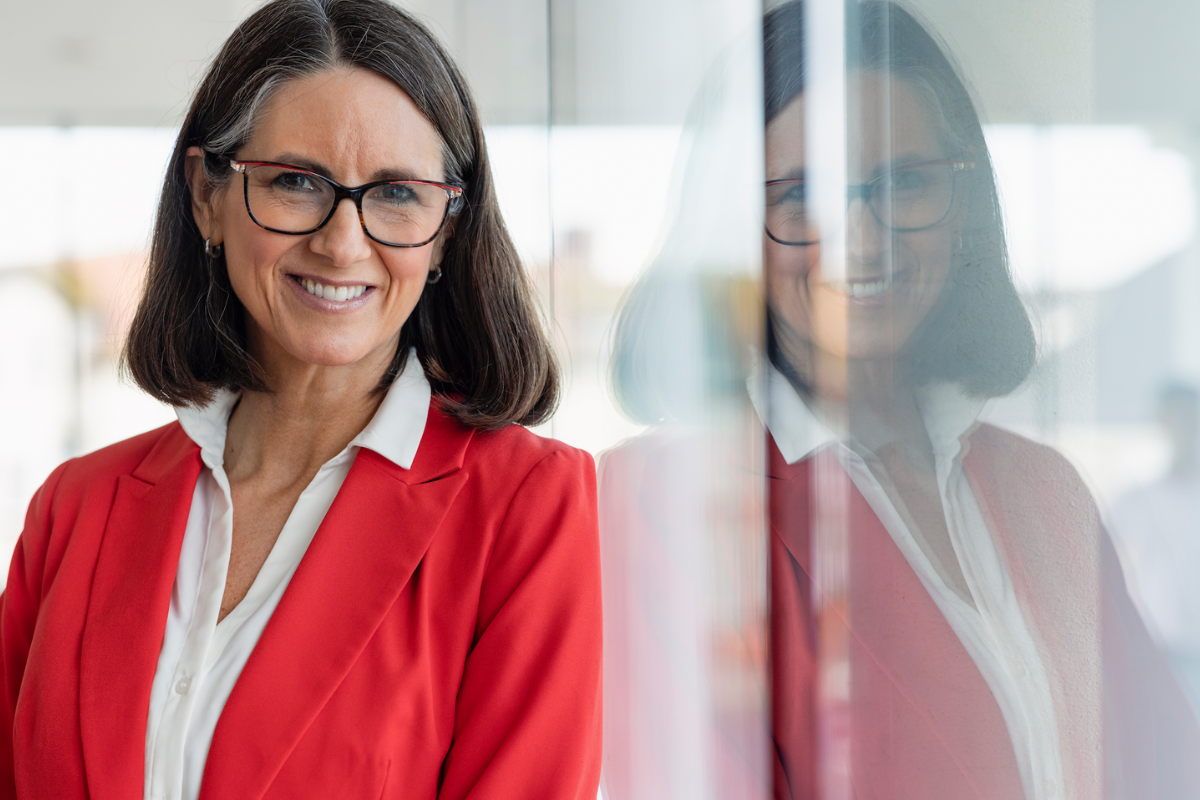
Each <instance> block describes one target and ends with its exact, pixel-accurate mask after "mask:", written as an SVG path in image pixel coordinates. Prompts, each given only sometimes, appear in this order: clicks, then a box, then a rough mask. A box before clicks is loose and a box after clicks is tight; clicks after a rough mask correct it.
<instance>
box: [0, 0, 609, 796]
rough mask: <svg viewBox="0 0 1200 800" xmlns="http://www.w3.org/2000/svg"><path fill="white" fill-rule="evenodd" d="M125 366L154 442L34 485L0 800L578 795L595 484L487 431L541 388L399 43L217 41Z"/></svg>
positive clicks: (272, 31) (398, 37)
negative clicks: (164, 410)
mask: <svg viewBox="0 0 1200 800" xmlns="http://www.w3.org/2000/svg"><path fill="white" fill-rule="evenodd" d="M345 187H350V188H345ZM125 356H126V359H127V363H128V367H129V370H130V373H131V374H132V376H133V377H134V379H135V380H136V381H137V382H138V384H139V385H140V386H142V388H144V389H145V390H146V391H148V392H150V393H151V394H153V395H154V396H155V397H157V398H159V399H162V400H164V401H166V402H169V403H171V404H173V405H175V406H176V407H177V408H178V410H179V422H178V423H176V424H172V425H168V426H166V427H164V428H160V429H158V430H155V431H151V432H149V433H147V434H143V435H141V436H139V437H136V438H134V439H131V440H128V441H126V442H122V443H120V444H117V445H114V446H112V447H109V448H106V449H104V450H101V451H99V452H97V453H93V454H91V455H88V456H84V457H82V458H79V459H75V460H73V461H70V462H68V463H66V464H64V465H62V466H61V467H59V468H58V469H57V470H56V471H55V472H54V473H53V474H52V475H51V476H50V478H49V479H48V480H47V481H46V483H45V485H44V486H43V487H42V489H41V490H40V491H39V492H38V494H37V496H36V497H35V498H34V501H33V503H32V505H31V507H30V511H29V515H28V518H27V523H26V527H25V530H24V532H23V533H22V535H21V540H20V543H19V544H18V547H17V550H16V553H15V555H14V558H13V564H12V568H11V571H10V574H9V578H8V585H7V589H6V590H5V593H4V597H3V607H2V609H0V637H2V638H0V644H2V647H0V657H2V659H3V662H2V665H3V674H4V682H3V709H4V714H5V717H4V720H5V724H4V725H3V726H2V727H3V730H4V734H3V736H4V737H5V739H4V741H3V747H2V748H0V753H2V756H0V764H2V765H3V766H2V767H0V776H2V779H0V787H2V790H0V794H3V795H4V796H8V797H14V796H20V797H22V798H34V797H47V798H69V797H89V796H90V797H110V796H123V797H128V796H133V795H136V794H141V795H142V796H144V797H146V798H189V800H194V799H195V798H198V797H206V798H226V797H267V798H270V797H277V798H297V797H314V798H316V797H320V798H333V797H356V798H357V797H405V798H409V797H430V798H432V797H446V798H450V797H489V798H493V797H513V798H518V797H521V798H525V797H562V798H568V797H569V798H576V797H588V798H590V797H594V796H595V794H596V786H597V782H598V771H599V732H600V713H599V701H600V639H601V632H600V599H599V568H598V554H597V540H596V528H595V526H596V510H595V500H594V476H593V467H592V464H591V459H590V458H589V457H588V456H587V455H586V454H584V453H582V452H579V451H576V450H573V449H571V448H568V447H566V446H564V445H562V444H560V443H558V442H554V441H551V440H546V439H540V438H538V437H536V436H534V435H532V434H530V433H528V432H527V431H525V430H523V429H522V428H520V427H518V425H519V424H526V425H528V424H534V423H537V422H539V421H542V420H544V419H545V418H546V417H547V416H548V415H549V414H550V413H551V411H552V410H553V408H554V405H555V401H556V399H557V394H558V373H557V370H556V366H555V363H554V359H553V357H552V354H551V350H550V346H549V344H548V342H547V340H546V338H545V336H544V334H543V333H542V331H541V329H540V327H539V325H538V320H537V318H536V314H535V312H534V309H533V304H532V301H531V297H530V289H529V286H528V284H527V283H526V281H525V278H524V277H523V272H522V270H521V265H520V264H519V262H518V260H517V258H516V256H515V254H514V251H513V247H512V244H511V242H510V240H509V238H508V236H507V234H506V233H505V230H504V226H503V222H502V221H501V219H500V216H499V213H498V211H497V205H496V199H495V194H494V190H493V187H492V184H491V176H490V173H489V167H488V160H487V153H486V149H485V146H484V141H483V135H482V131H481V128H480V124H479V119H478V114H477V112H476V109H475V105H474V102H473V101H472V99H471V96H470V93H469V91H468V90H467V87H466V84H465V82H464V81H463V79H462V77H461V75H460V74H459V73H458V71H457V69H456V68H455V67H454V65H453V64H452V63H451V61H450V59H449V57H448V56H447V55H446V53H445V51H444V50H443V49H442V48H441V47H440V46H439V45H438V44H437V42H436V41H435V40H434V39H433V38H432V36H431V35H430V34H429V33H428V31H426V30H425V29H424V28H423V27H421V26H420V25H419V24H418V23H416V22H415V21H414V20H413V19H412V18H411V17H409V16H407V15H406V14H404V13H403V12H401V11H399V10H398V9H396V8H395V7H394V6H392V5H390V4H388V3H385V2H381V1H380V0H276V2H272V3H270V4H268V5H266V6H264V7H263V8H262V9H261V10H259V11H258V12H256V13H255V14H254V15H253V16H251V17H250V18H249V19H248V20H246V21H245V22H244V23H243V24H242V25H241V26H240V27H239V28H238V29H237V31H235V32H234V34H233V35H232V36H231V37H230V39H229V41H228V42H227V43H226V44H225V46H224V47H223V48H222V50H221V52H220V54H219V55H218V56H217V58H216V60H215V61H214V62H213V64H212V65H211V67H210V68H209V71H208V74H207V76H206V77H205V79H204V81H203V83H202V84H201V86H200V88H199V90H198V92H197V95H196V98H195V100H194V102H193V104H192V107H191V110H190V112H189V114H188V116H187V120H186V122H185V123H184V126H183V130H182V131H181V133H180V136H179V138H178V140H177V143H176V147H175V152H174V154H173V156H172V159H171V162H170V165H169V168H168V172H167V178H166V182H165V185H164V189H163V195H162V200H161V204H160V208H159V214H158V220H157V224H156V228H155V234H154V241H153V247H152V252H151V257H150V268H149V275H148V278H147V281H146V286H145V291H144V294H143V297H142V301H141V304H140V306H139V309H138V312H137V315H136V318H135V320H134V323H133V327H132V331H131V333H130V337H129V341H128V344H127V347H126V353H125Z"/></svg>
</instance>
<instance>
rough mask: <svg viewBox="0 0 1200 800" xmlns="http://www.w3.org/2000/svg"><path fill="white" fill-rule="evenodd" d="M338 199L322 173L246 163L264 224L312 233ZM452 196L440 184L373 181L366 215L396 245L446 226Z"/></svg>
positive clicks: (251, 200)
mask: <svg viewBox="0 0 1200 800" xmlns="http://www.w3.org/2000/svg"><path fill="white" fill-rule="evenodd" d="M335 199H336V194H335V192H334V189H333V186H332V185H330V184H329V182H328V181H325V180H323V179H322V178H320V177H319V176H316V175H313V174H311V173H307V172H298V171H294V170H288V169H285V168H283V167H274V166H253V167H248V168H247V169H246V200H247V202H248V204H249V207H250V214H251V215H252V216H253V217H254V219H255V221H256V222H258V224H259V225H262V226H263V227H265V228H270V229H272V230H275V231H279V232H280V233H309V232H311V231H313V230H315V229H316V228H318V227H320V225H321V224H322V223H323V222H324V221H325V220H326V218H327V217H328V216H329V212H330V211H331V210H332V209H333V204H334V201H335ZM448 202H449V198H448V197H447V195H446V190H445V189H443V188H441V187H440V186H431V185H429V184H424V183H414V182H410V181H396V182H393V183H384V184H380V185H379V186H374V187H372V188H371V189H369V190H367V193H366V194H364V195H363V198H362V218H363V222H364V223H365V225H366V227H367V231H368V232H369V233H370V234H371V236H373V237H374V238H376V239H378V240H380V241H382V242H386V243H387V244H395V245H414V244H421V243H424V242H426V241H428V240H429V239H431V238H432V237H433V236H434V235H435V234H436V233H437V231H438V229H439V228H440V227H441V224H442V220H443V218H444V217H445V214H446V205H447V203H448Z"/></svg>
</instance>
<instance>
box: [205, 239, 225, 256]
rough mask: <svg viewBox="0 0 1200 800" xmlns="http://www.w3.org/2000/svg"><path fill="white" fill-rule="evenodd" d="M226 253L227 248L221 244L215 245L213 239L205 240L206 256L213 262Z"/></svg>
mask: <svg viewBox="0 0 1200 800" xmlns="http://www.w3.org/2000/svg"><path fill="white" fill-rule="evenodd" d="M224 252H225V248H224V246H222V245H219V244H213V243H212V239H205V240H204V255H206V256H208V257H209V258H210V259H212V260H213V261H215V260H217V259H218V258H220V257H221V255H222V254H223V253H224Z"/></svg>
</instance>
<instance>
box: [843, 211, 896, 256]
mask: <svg viewBox="0 0 1200 800" xmlns="http://www.w3.org/2000/svg"><path fill="white" fill-rule="evenodd" d="M887 238H888V232H887V231H886V230H884V228H883V226H882V225H880V224H879V220H878V219H877V218H876V216H875V213H874V212H873V211H871V208H870V206H869V205H867V203H866V201H865V200H863V199H862V198H855V199H854V200H852V201H850V207H849V208H848V209H847V210H846V256H847V257H848V258H850V259H853V260H854V261H857V262H859V263H860V264H871V263H874V262H875V261H876V260H877V259H878V258H879V256H880V254H881V253H882V252H883V251H884V249H885V248H886V247H887Z"/></svg>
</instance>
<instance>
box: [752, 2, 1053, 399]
mask: <svg viewBox="0 0 1200 800" xmlns="http://www.w3.org/2000/svg"><path fill="white" fill-rule="evenodd" d="M846 28H847V31H848V35H847V40H846V54H847V58H846V62H847V76H846V94H847V101H848V102H847V136H848V141H847V151H846V152H847V168H848V174H847V176H846V179H847V183H848V184H850V187H851V191H850V198H849V200H850V202H849V210H848V214H847V226H848V227H847V232H846V248H845V264H844V265H842V264H839V265H830V264H828V263H824V264H823V263H822V251H823V250H824V251H825V252H826V253H827V254H828V253H830V252H833V251H835V250H836V248H829V247H826V248H822V245H821V244H820V242H819V239H820V234H819V232H818V231H816V230H815V228H814V227H813V225H812V223H811V215H809V216H806V215H805V213H804V209H805V208H806V198H805V197H804V189H805V187H806V183H805V181H804V180H803V179H804V178H805V155H806V149H807V148H806V143H805V127H806V126H805V114H806V107H805V99H806V94H805V90H806V79H807V75H808V73H809V69H808V65H807V64H806V62H805V54H804V7H803V5H802V4H801V3H800V2H793V3H789V4H787V5H784V6H781V7H779V8H777V9H775V10H773V11H772V12H771V13H769V14H768V15H767V17H766V20H765V24H764V56H765V111H766V124H767V129H766V130H767V133H766V137H767V138H766V163H767V179H768V181H769V182H771V183H770V185H769V186H768V200H767V202H768V210H767V230H768V235H767V237H766V238H765V241H764V255H765V260H766V267H767V283H768V304H769V306H770V309H769V311H770V319H771V326H770V333H771V337H772V341H771V344H772V358H773V359H774V360H775V361H776V362H777V363H780V362H787V363H780V366H781V367H784V368H790V369H792V370H796V371H798V372H799V373H801V374H803V373H804V371H805V367H806V365H805V364H804V363H795V362H797V361H799V362H804V361H805V359H807V358H811V356H812V355H813V351H814V350H820V351H824V352H826V353H828V354H829V355H832V356H833V357H835V358H839V359H850V360H856V359H864V360H890V359H894V360H895V361H896V362H897V363H898V365H899V366H900V368H901V370H902V374H904V376H905V378H906V379H907V380H909V381H910V382H913V383H923V382H926V381H928V380H933V379H940V380H951V381H958V382H961V383H962V384H963V385H964V386H965V387H966V388H967V389H968V390H969V391H972V392H974V393H976V394H979V395H984V396H995V395H999V394H1003V393H1006V392H1008V391H1011V390H1012V389H1013V388H1015V387H1016V386H1017V385H1018V384H1019V383H1020V381H1021V380H1023V379H1024V377H1025V375H1026V374H1027V373H1028V371H1029V369H1030V368H1031V366H1032V362H1033V357H1034V341H1033V335H1032V329H1031V327H1030V324H1029V320H1028V317H1027V316H1026V313H1025V311H1024V308H1023V306H1022V305H1021V302H1020V299H1019V297H1018V296H1017V293H1016V290H1015V288H1014V287H1013V284H1012V280H1011V278H1010V276H1009V273H1008V267H1007V256H1006V251H1005V246H1004V236H1003V228H1002V224H1001V218H1000V211H999V203H998V199H997V195H996V187H995V180H994V178H993V175H992V169H991V163H990V160H989V158H988V154H987V147H986V144H985V142H984V139H983V132H982V128H981V126H980V123H979V119H978V115H977V114H976V112H975V109H974V106H973V104H972V102H971V99H970V96H969V94H968V92H967V90H966V88H965V87H964V85H963V83H962V81H961V80H960V78H959V77H958V75H957V73H956V71H955V69H954V68H953V66H952V65H951V63H950V61H949V59H948V58H947V57H946V55H945V53H944V52H943V50H942V49H941V48H940V47H939V46H938V44H937V43H936V41H935V40H934V39H933V37H932V36H931V35H930V34H929V33H928V32H927V31H926V30H925V29H924V28H922V27H921V25H920V24H919V23H918V22H917V21H916V20H915V19H914V18H913V17H912V15H910V14H909V13H908V12H906V11H904V10H903V9H902V8H900V7H899V6H897V5H895V4H893V3H888V2H876V1H874V0H873V1H872V2H865V3H861V4H853V5H849V6H847V20H846ZM809 113H811V112H809ZM772 229H774V230H772Z"/></svg>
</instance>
